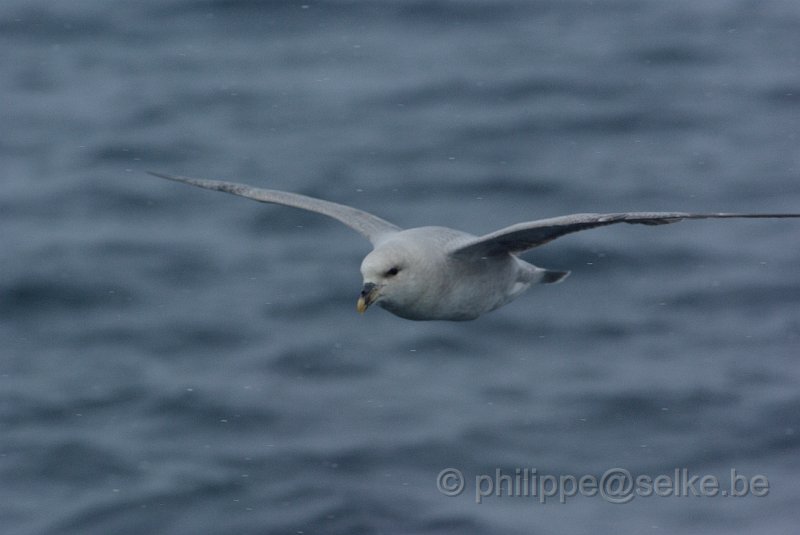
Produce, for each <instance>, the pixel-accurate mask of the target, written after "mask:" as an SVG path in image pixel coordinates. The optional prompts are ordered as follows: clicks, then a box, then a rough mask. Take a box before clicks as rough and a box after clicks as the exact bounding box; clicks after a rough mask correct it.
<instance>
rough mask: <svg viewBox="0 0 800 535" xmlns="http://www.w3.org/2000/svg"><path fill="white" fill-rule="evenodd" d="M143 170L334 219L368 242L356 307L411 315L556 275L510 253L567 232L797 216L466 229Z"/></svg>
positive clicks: (456, 315)
mask: <svg viewBox="0 0 800 535" xmlns="http://www.w3.org/2000/svg"><path fill="white" fill-rule="evenodd" d="M150 174H152V175H154V176H157V177H160V178H165V179H168V180H174V181H176V182H183V183H186V184H190V185H193V186H198V187H201V188H205V189H210V190H216V191H224V192H226V193H231V194H233V195H239V196H242V197H247V198H248V199H253V200H256V201H259V202H265V203H272V204H281V205H285V206H291V207H294V208H300V209H302V210H308V211H311V212H316V213H319V214H323V215H327V216H328V217H331V218H333V219H336V220H337V221H340V222H341V223H343V224H345V225H347V226H348V227H350V228H352V229H354V230H356V231H357V232H359V233H360V234H361V235H363V236H364V237H366V238H367V239H368V240H369V241H370V242H371V243H372V245H373V250H372V251H371V252H370V253H369V254H368V255H367V256H366V257H365V258H364V260H363V262H362V263H361V273H362V275H363V278H364V286H363V288H362V292H361V296H360V297H359V299H358V304H357V308H358V310H359V312H363V311H364V310H366V309H367V307H369V306H370V305H371V304H373V303H376V304H378V305H379V306H381V307H382V308H385V309H386V310H388V311H390V312H392V313H393V314H396V315H397V316H400V317H403V318H407V319H412V320H469V319H474V318H477V317H478V316H480V315H481V314H484V313H486V312H489V311H491V310H494V309H496V308H498V307H500V306H503V305H504V304H506V303H508V302H509V301H511V300H513V299H514V298H516V297H517V296H518V295H520V294H521V293H523V292H524V291H525V290H527V289H528V288H529V287H530V286H531V285H532V284H536V283H543V284H547V283H555V282H560V281H561V280H563V279H564V278H565V277H566V276H567V275H568V274H569V272H568V271H553V270H547V269H542V268H539V267H536V266H534V265H533V264H530V263H528V262H525V261H524V260H522V259H520V258H519V257H518V256H517V254H518V253H520V252H522V251H525V250H527V249H531V248H533V247H538V246H540V245H543V244H545V243H548V242H550V241H552V240H554V239H556V238H559V237H561V236H564V235H566V234H571V233H573V232H579V231H581V230H587V229H591V228H596V227H601V226H606V225H613V224H616V223H628V224H641V225H664V224H669V223H677V222H678V221H683V220H684V219H731V218H798V217H800V214H796V213H775V214H747V213H745V214H733V213H685V212H622V213H610V214H573V215H567V216H561V217H553V218H549V219H540V220H537V221H528V222H525V223H518V224H516V225H511V226H510V227H506V228H503V229H500V230H497V231H495V232H491V233H489V234H486V235H484V236H474V235H472V234H468V233H466V232H462V231H459V230H455V229H450V228H446V227H417V228H411V229H405V230H404V229H401V228H400V227H398V226H397V225H394V224H392V223H389V222H388V221H386V220H384V219H381V218H379V217H377V216H374V215H372V214H370V213H368V212H365V211H363V210H359V209H357V208H352V207H350V206H346V205H343V204H338V203H334V202H330V201H323V200H320V199H315V198H313V197H308V196H305V195H300V194H297V193H289V192H286V191H278V190H270V189H262V188H254V187H251V186H247V185H244V184H236V183H233V182H224V181H220V180H204V179H198V178H189V177H183V176H174V175H167V174H163V173H153V172H151V173H150Z"/></svg>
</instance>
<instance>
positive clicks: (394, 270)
mask: <svg viewBox="0 0 800 535" xmlns="http://www.w3.org/2000/svg"><path fill="white" fill-rule="evenodd" d="M398 273H400V268H399V267H397V266H395V267H393V268H392V269H390V270H387V271H386V273H384V275H385V276H387V277H394V276H395V275H397V274H398Z"/></svg>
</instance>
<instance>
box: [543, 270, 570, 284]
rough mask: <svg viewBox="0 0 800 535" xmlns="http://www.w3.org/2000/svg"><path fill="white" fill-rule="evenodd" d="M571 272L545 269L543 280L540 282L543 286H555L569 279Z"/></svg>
mask: <svg viewBox="0 0 800 535" xmlns="http://www.w3.org/2000/svg"><path fill="white" fill-rule="evenodd" d="M569 273H570V272H569V271H554V270H552V269H543V270H542V278H541V279H540V280H539V282H540V283H542V284H555V283H556V282H561V281H563V280H564V279H566V278H567V276H568V275H569Z"/></svg>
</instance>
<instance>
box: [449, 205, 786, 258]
mask: <svg viewBox="0 0 800 535" xmlns="http://www.w3.org/2000/svg"><path fill="white" fill-rule="evenodd" d="M775 217H778V218H786V217H800V214H724V213H723V214H689V213H684V212H624V213H618V214H573V215H565V216H560V217H553V218H550V219H540V220H538V221H528V222H525V223H517V224H516V225H511V226H510V227H506V228H503V229H500V230H497V231H495V232H492V233H490V234H486V235H485V236H479V237H477V238H473V239H470V240H467V241H463V242H460V243H457V244H454V248H453V249H452V250H451V251H449V253H450V254H451V255H478V256H490V255H493V254H500V253H509V252H510V253H516V252H520V251H524V250H526V249H531V248H533V247H538V246H539V245H543V244H545V243H547V242H549V241H551V240H554V239H556V238H558V237H560V236H564V235H565V234H571V233H573V232H578V231H581V230H586V229H590V228H595V227H603V226H606V225H613V224H615V223H630V224H641V225H665V224H668V223H677V222H678V221H683V220H684V219H731V218H775Z"/></svg>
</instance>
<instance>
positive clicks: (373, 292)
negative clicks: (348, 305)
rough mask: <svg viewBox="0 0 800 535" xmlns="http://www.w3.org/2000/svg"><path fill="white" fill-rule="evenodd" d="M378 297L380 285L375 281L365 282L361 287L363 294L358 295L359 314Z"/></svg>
mask: <svg viewBox="0 0 800 535" xmlns="http://www.w3.org/2000/svg"><path fill="white" fill-rule="evenodd" d="M377 297H378V285H377V284H375V283H373V282H365V283H364V287H363V288H361V295H359V296H358V302H356V310H358V312H359V314H363V313H364V312H365V311H366V310H367V308H369V306H370V305H371V304H372V303H374V302H375V299H377Z"/></svg>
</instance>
